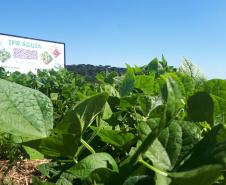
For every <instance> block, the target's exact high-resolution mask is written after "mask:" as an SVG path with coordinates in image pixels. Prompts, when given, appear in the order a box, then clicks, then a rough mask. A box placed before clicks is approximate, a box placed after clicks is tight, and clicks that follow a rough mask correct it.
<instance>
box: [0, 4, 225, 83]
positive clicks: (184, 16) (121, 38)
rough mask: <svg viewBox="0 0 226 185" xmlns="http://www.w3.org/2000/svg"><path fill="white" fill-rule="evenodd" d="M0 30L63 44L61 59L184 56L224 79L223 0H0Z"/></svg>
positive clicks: (174, 61)
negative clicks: (63, 56) (64, 53)
mask: <svg viewBox="0 0 226 185" xmlns="http://www.w3.org/2000/svg"><path fill="white" fill-rule="evenodd" d="M0 4H1V19H0V33H5V34H12V35H18V36H25V37H31V38H37V39H44V40H50V41H58V42H64V43H65V44H66V64H67V65H71V64H93V65H111V66H115V67H126V65H125V63H128V64H130V65H131V66H134V64H136V65H138V66H142V65H145V64H148V63H149V62H150V61H151V60H152V59H153V58H155V57H158V58H159V60H161V55H162V54H164V56H165V58H166V60H167V61H168V64H169V65H173V66H175V67H179V66H180V65H181V61H182V59H181V57H182V56H184V57H186V58H188V59H190V60H191V61H193V62H194V63H196V64H197V65H198V66H199V67H200V69H201V70H202V71H203V72H204V74H205V75H206V76H207V78H208V79H212V78H224V79H226V11H225V9H226V1H225V0H215V1H213V0H211V1H210V0H189V1H187V0H183V1H182V0H155V1H154V0H153V1H152V0H140V1H139V0H136V1H135V0H70V1H69V0H64V1H60V0H38V1H36V0H0Z"/></svg>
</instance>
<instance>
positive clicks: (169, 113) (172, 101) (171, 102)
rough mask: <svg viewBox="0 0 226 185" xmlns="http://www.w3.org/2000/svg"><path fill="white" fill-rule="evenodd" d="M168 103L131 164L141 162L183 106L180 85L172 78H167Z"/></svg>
mask: <svg viewBox="0 0 226 185" xmlns="http://www.w3.org/2000/svg"><path fill="white" fill-rule="evenodd" d="M166 85H167V92H168V94H167V103H166V107H165V110H164V113H163V115H162V117H161V119H160V121H159V123H158V126H156V127H155V128H154V129H153V131H152V132H151V133H150V134H148V136H147V137H146V139H145V140H144V141H143V142H142V144H141V145H140V146H139V148H138V149H137V151H136V152H135V154H134V155H133V156H132V158H131V162H130V163H131V164H134V163H136V162H137V161H138V160H140V158H141V155H142V154H144V153H145V152H146V151H147V150H148V148H149V147H150V146H151V145H152V143H153V142H154V140H155V139H156V137H158V135H159V134H160V133H161V132H162V130H163V129H164V128H166V127H167V126H168V125H169V124H170V123H171V122H172V121H173V119H174V117H175V116H176V114H177V112H178V110H179V107H180V104H181V101H180V99H181V92H180V90H179V88H178V84H177V83H176V82H175V81H174V80H173V79H172V78H171V77H167V83H166Z"/></svg>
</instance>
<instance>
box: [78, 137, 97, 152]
mask: <svg viewBox="0 0 226 185" xmlns="http://www.w3.org/2000/svg"><path fill="white" fill-rule="evenodd" d="M80 141H81V143H82V144H83V145H84V146H85V147H86V148H87V149H88V150H89V151H90V152H91V153H92V154H95V153H96V152H95V151H94V150H93V148H92V147H91V146H90V145H89V144H88V143H86V142H85V141H84V140H83V139H82V138H81V139H80Z"/></svg>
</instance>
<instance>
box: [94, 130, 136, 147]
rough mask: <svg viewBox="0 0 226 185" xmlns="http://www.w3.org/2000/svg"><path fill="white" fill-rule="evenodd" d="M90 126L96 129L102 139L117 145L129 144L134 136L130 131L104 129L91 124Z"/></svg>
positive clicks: (124, 145)
mask: <svg viewBox="0 0 226 185" xmlns="http://www.w3.org/2000/svg"><path fill="white" fill-rule="evenodd" d="M90 128H91V129H92V130H94V131H98V133H97V135H98V136H99V137H100V138H101V140H102V141H104V142H106V143H109V144H113V145H115V146H118V147H126V146H130V145H131V144H132V143H133V142H134V140H135V136H134V135H133V134H132V133H130V132H123V131H120V130H106V129H100V128H97V127H93V126H91V127H90Z"/></svg>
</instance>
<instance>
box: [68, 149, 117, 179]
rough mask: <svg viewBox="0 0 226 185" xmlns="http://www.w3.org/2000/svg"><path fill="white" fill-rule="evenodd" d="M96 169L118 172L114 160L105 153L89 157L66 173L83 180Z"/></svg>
mask: <svg viewBox="0 0 226 185" xmlns="http://www.w3.org/2000/svg"><path fill="white" fill-rule="evenodd" d="M98 168H109V169H110V170H113V171H115V172H118V166H117V164H116V162H115V160H114V159H113V158H112V156H111V155H109V154H107V153H95V154H92V155H89V156H87V157H86V158H84V159H83V160H81V161H80V162H79V163H78V164H76V165H74V166H73V167H72V168H70V169H69V170H67V171H68V172H70V173H72V174H74V175H75V176H76V177H77V178H80V179H82V180H84V179H86V178H87V177H88V176H89V175H90V173H91V172H93V171H94V170H95V169H98Z"/></svg>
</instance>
